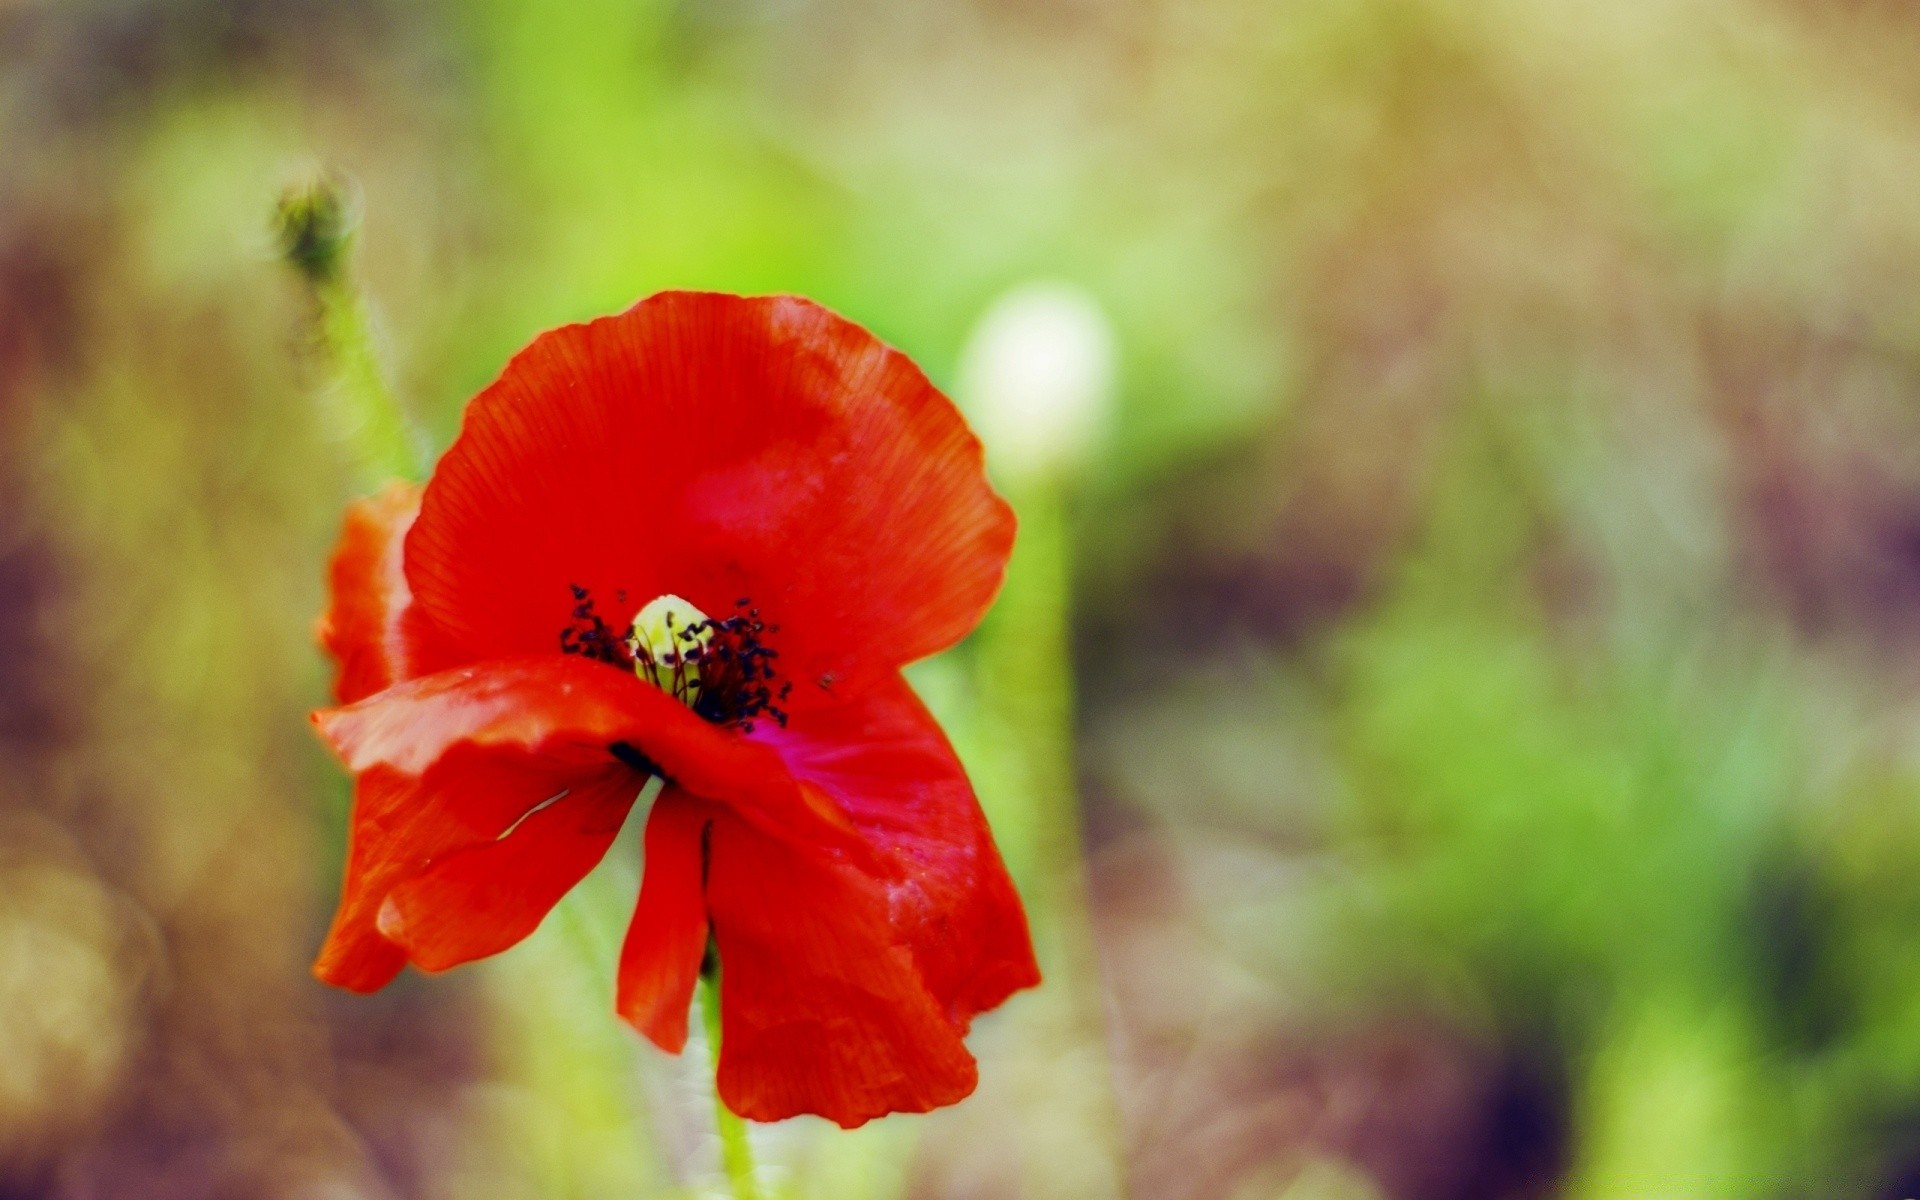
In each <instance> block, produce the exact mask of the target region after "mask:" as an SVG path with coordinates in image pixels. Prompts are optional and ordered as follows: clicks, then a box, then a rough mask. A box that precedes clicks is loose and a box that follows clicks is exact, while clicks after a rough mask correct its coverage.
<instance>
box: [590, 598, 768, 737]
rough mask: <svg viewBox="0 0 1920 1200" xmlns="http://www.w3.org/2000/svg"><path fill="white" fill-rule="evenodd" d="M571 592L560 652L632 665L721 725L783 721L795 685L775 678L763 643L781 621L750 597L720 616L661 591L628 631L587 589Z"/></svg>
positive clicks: (747, 729) (746, 727)
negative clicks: (602, 611) (605, 614)
mask: <svg viewBox="0 0 1920 1200" xmlns="http://www.w3.org/2000/svg"><path fill="white" fill-rule="evenodd" d="M573 598H574V609H573V623H572V624H571V625H569V626H568V627H567V628H566V629H563V630H561V632H560V650H561V652H562V653H565V654H580V655H585V656H586V657H588V658H596V659H599V660H600V661H601V662H604V663H608V664H609V665H612V666H616V667H631V668H632V670H633V673H634V674H635V675H637V676H639V677H640V679H642V680H643V681H645V682H647V683H650V684H652V685H653V686H654V687H657V688H659V689H660V690H661V691H663V692H665V693H667V694H668V695H669V696H672V697H673V698H674V699H675V700H678V701H680V703H682V704H684V705H686V706H687V707H688V708H690V709H692V710H693V711H694V712H695V713H697V714H698V715H699V716H701V717H703V718H705V719H706V720H709V721H712V722H713V723H714V724H716V725H737V726H739V727H740V728H741V729H742V730H743V731H745V732H748V733H751V732H752V731H753V725H754V721H755V720H756V719H761V718H764V719H768V720H773V721H776V722H778V723H779V724H780V725H781V726H782V727H783V728H784V727H785V726H786V723H787V714H786V713H785V712H784V711H782V710H781V708H780V702H781V701H784V700H785V699H786V698H787V696H788V694H789V693H790V692H792V690H793V685H792V684H791V683H780V682H776V679H775V675H776V672H775V670H774V665H773V660H774V659H776V658H778V657H780V652H779V651H777V650H775V649H773V648H772V647H771V646H768V645H767V644H766V638H767V636H768V635H770V634H774V633H777V632H779V627H778V626H774V625H768V624H766V623H765V622H763V621H762V620H761V619H760V610H759V609H757V608H754V607H752V604H753V601H752V600H751V599H750V598H749V597H745V596H742V597H741V598H740V599H739V600H737V601H735V602H734V607H735V608H736V609H737V610H738V611H737V612H736V613H735V614H734V615H733V616H731V617H725V618H721V619H718V620H716V619H715V618H713V617H709V616H708V615H707V614H706V613H704V612H702V611H700V609H699V608H698V607H696V606H695V605H694V604H693V603H692V602H691V601H689V600H686V599H683V598H681V597H679V596H675V595H672V594H668V595H664V596H656V597H654V598H653V599H652V600H649V601H648V602H647V603H646V604H645V605H644V606H643V607H642V608H641V609H640V611H639V612H637V613H635V614H634V617H633V621H632V623H631V625H630V626H629V627H628V630H627V633H626V634H625V636H621V635H619V634H616V633H615V632H614V630H613V629H612V627H610V626H609V625H608V624H607V623H606V621H604V620H603V619H601V617H600V615H599V614H598V613H597V612H596V611H595V610H594V603H593V597H592V596H591V595H590V594H589V593H588V592H587V589H585V588H583V587H579V586H577V585H576V586H575V587H574V589H573ZM619 598H620V599H622V600H624V599H626V596H625V594H624V593H623V594H622V595H621V596H620V597H619Z"/></svg>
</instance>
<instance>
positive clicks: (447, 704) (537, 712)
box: [314, 654, 864, 852]
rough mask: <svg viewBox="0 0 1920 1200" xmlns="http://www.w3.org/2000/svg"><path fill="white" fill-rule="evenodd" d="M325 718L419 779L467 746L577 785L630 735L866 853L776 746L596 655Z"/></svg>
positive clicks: (671, 761) (798, 831) (533, 662)
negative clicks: (532, 764)
mask: <svg viewBox="0 0 1920 1200" xmlns="http://www.w3.org/2000/svg"><path fill="white" fill-rule="evenodd" d="M314 723H315V724H316V725H318V726H319V729H320V732H321V735H322V736H323V737H325V738H326V739H327V740H328V741H329V742H331V743H332V744H333V747H334V749H335V750H337V751H338V752H339V753H340V756H341V758H343V759H344V760H345V761H346V764H347V766H348V767H349V768H351V769H352V770H354V771H366V770H370V769H372V768H374V767H387V768H391V769H393V770H396V771H399V772H401V773H403V774H408V775H419V774H421V773H423V772H425V771H426V770H427V769H428V768H429V767H431V766H432V765H433V764H434V763H435V762H437V761H439V760H440V759H441V758H442V757H444V756H445V755H447V754H448V753H449V752H451V751H453V750H456V749H458V748H460V747H480V748H494V749H503V750H511V751H516V752H519V753H521V754H524V755H526V756H529V757H530V758H532V759H535V760H538V761H539V762H541V763H542V764H544V766H545V767H546V768H547V769H550V770H554V771H559V772H562V774H563V777H564V778H565V779H568V780H572V779H578V778H579V777H581V776H582V775H591V774H595V773H597V772H598V771H600V770H601V769H602V768H604V767H606V766H607V765H608V764H609V761H610V753H609V749H608V748H609V747H610V746H612V745H613V744H614V743H617V742H625V743H627V744H628V745H630V746H633V747H635V748H636V749H638V750H639V752H640V753H641V754H644V755H645V756H646V757H647V758H649V759H651V760H653V762H654V763H656V764H658V765H659V767H660V768H661V770H662V771H663V772H664V773H665V774H666V776H667V778H669V779H671V780H673V782H674V783H676V784H678V785H679V786H681V787H683V788H685V789H686V790H688V791H690V792H693V793H694V794H696V795H700V796H705V797H710V798H713V799H715V800H720V801H723V802H725V803H727V804H730V805H732V806H733V807H735V808H736V809H737V810H738V811H740V812H741V813H742V814H743V815H745V816H747V817H748V818H749V819H751V820H754V821H757V822H760V823H761V824H763V825H765V826H767V827H768V828H769V829H772V830H775V831H778V832H781V833H783V834H785V835H786V836H790V837H794V838H798V839H801V840H803V841H812V842H825V843H828V844H835V845H840V846H842V847H843V848H845V849H847V850H849V851H853V852H859V851H862V850H864V843H863V842H861V841H860V840H859V839H858V838H857V837H856V836H855V834H854V833H853V832H852V830H851V828H850V827H849V826H847V825H846V824H845V822H844V819H842V818H839V817H838V814H837V813H834V812H833V811H832V810H831V808H830V807H828V806H818V805H811V804H808V803H807V802H806V800H805V798H804V797H803V796H802V795H801V792H800V789H799V788H798V787H797V786H796V785H795V784H794V781H793V779H792V777H791V776H789V775H788V774H787V769H786V766H785V765H784V764H783V763H782V762H781V761H780V757H779V755H777V754H775V753H774V752H773V751H772V750H771V749H769V748H768V747H766V746H763V745H759V744H758V743H755V742H752V741H749V740H748V739H746V738H742V737H739V736H736V735H734V734H732V733H729V732H727V731H726V730H724V729H722V728H721V727H719V726H717V725H712V724H709V723H708V722H706V721H703V720H701V719H700V718H699V717H697V716H695V715H694V714H693V711H692V710H691V709H689V708H688V707H687V706H686V705H684V704H681V703H680V702H679V701H678V700H675V699H674V698H673V697H671V696H669V695H667V693H665V692H663V691H661V690H660V689H659V688H657V687H654V686H653V685H651V684H647V683H642V682H641V681H640V680H639V679H637V678H635V677H634V676H633V675H632V674H631V673H630V672H627V671H622V670H618V669H616V668H614V667H610V666H608V665H606V664H605V663H600V662H596V661H594V660H592V659H587V658H580V657H578V656H574V655H565V654H545V655H538V656H535V657H530V658H517V659H503V660H499V661H494V662H484V663H476V664H473V665H471V666H466V667H457V668H455V669H453V670H451V671H442V672H440V673H438V674H435V675H428V676H424V677H422V678H419V679H410V680H407V681H406V682H404V683H399V684H395V685H394V686H393V687H390V688H388V689H387V690H386V691H384V692H379V693H377V694H375V695H373V696H369V697H368V698H366V699H365V700H362V701H360V702H359V703H358V704H353V705H349V706H348V707H346V708H335V709H326V710H323V711H321V712H317V713H315V714H314ZM636 790H638V789H637V787H636ZM551 794H552V793H551V792H549V793H548V795H551ZM542 798H544V797H542ZM523 811H524V810H523ZM836 821H837V822H838V823H837V824H836Z"/></svg>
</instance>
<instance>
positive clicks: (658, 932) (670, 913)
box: [615, 787, 717, 1054]
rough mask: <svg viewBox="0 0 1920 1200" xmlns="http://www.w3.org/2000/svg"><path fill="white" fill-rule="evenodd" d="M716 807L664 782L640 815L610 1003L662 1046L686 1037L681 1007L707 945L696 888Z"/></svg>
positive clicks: (669, 1048) (703, 907)
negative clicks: (635, 880) (633, 884)
mask: <svg viewBox="0 0 1920 1200" xmlns="http://www.w3.org/2000/svg"><path fill="white" fill-rule="evenodd" d="M716 815H717V812H716V810H715V809H714V808H713V807H712V806H710V805H706V804H702V803H701V802H699V801H698V800H695V799H693V798H692V797H691V796H688V795H687V794H686V793H684V792H682V791H680V790H679V789H678V788H672V787H670V788H667V789H666V790H665V791H663V792H661V793H660V797H659V799H658V800H656V801H655V802H654V805H653V814H652V815H651V816H650V817H648V818H647V858H646V869H645V872H644V873H643V874H642V875H641V877H640V900H639V903H637V904H636V905H634V910H633V923H632V924H631V925H629V926H627V940H626V945H625V946H623V947H621V950H620V991H619V998H618V999H617V1000H616V1002H615V1007H616V1008H617V1009H618V1010H619V1012H620V1015H621V1016H622V1017H625V1018H626V1019H627V1020H628V1021H629V1022H631V1023H632V1025H633V1027H634V1028H635V1029H638V1030H639V1031H640V1032H641V1033H644V1034H646V1035H647V1037H649V1038H651V1039H652V1040H653V1042H654V1044H655V1045H657V1046H659V1047H660V1048H661V1049H662V1050H665V1051H666V1052H667V1053H669V1054H678V1053H679V1052H680V1049H681V1047H683V1046H685V1045H686V1044H687V1008H688V1007H689V1006H690V1005H691V1004H692V1003H693V987H694V984H695V983H696V982H698V980H699V977H700V960H701V959H702V958H703V957H704V956H705V955H706V950H707V904H706V899H705V897H703V896H702V895H701V891H702V888H703V886H704V881H703V880H702V878H701V875H702V873H703V872H704V869H705V867H704V864H705V858H706V849H705V845H704V842H705V830H706V828H707V825H708V824H709V823H710V822H712V821H713V819H714V817H715V816H716Z"/></svg>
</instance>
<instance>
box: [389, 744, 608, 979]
mask: <svg viewBox="0 0 1920 1200" xmlns="http://www.w3.org/2000/svg"><path fill="white" fill-rule="evenodd" d="M640 786H641V781H640V779H639V778H637V777H636V776H635V774H634V772H633V771H632V770H630V769H628V768H626V767H622V766H618V765H616V766H613V767H612V768H610V769H609V770H608V771H606V772H605V773H603V774H602V775H601V776H600V777H599V778H598V779H593V780H589V781H586V782H583V783H578V784H575V785H574V786H573V787H572V788H571V789H570V790H569V791H568V792H567V793H566V795H564V796H562V797H561V798H560V799H558V800H555V801H554V802H553V803H551V804H548V805H547V806H545V807H544V808H541V809H539V810H537V811H535V812H533V813H532V814H530V815H528V816H526V817H525V818H523V819H521V820H520V822H519V823H518V824H516V825H514V826H513V828H512V829H511V830H510V831H509V832H508V833H507V834H506V835H505V836H503V837H501V838H499V839H497V840H495V841H490V842H485V843H482V844H480V845H477V846H474V847H471V848H469V849H466V850H460V851H456V852H454V853H452V854H449V855H446V856H444V857H442V858H440V859H439V860H437V861H436V862H435V863H434V864H433V866H432V867H431V868H429V869H428V870H427V871H426V872H424V873H423V874H420V875H418V876H416V877H415V878H413V879H411V880H409V881H408V882H406V883H403V884H401V885H400V886H399V887H397V888H395V889H394V890H393V891H392V893H391V894H389V895H388V896H387V899H386V903H385V904H384V905H383V906H382V908H381V909H380V920H379V925H380V932H381V933H382V934H384V935H385V936H386V937H387V938H389V939H390V940H392V941H393V942H394V943H395V944H397V945H399V946H401V947H403V948H404V949H405V950H406V952H407V956H408V957H409V958H411V959H412V960H413V962H414V964H415V965H416V966H418V967H420V968H421V969H422V970H427V971H444V970H446V969H448V968H449V967H457V966H459V965H460V964H461V963H465V962H472V961H473V960H474V959H477V958H486V957H487V956H488V955H492V954H498V953H500V952H501V951H502V950H506V949H508V948H509V947H511V946H514V945H515V944H517V943H518V942H519V941H520V940H521V939H522V938H524V937H526V936H527V935H528V934H530V933H532V932H533V931H534V930H535V929H537V928H539V925H540V922H541V921H542V920H544V919H545V918H546V915H547V913H548V912H550V911H551V910H552V909H553V906H554V905H556V904H558V903H559V902H560V897H562V896H564V895H566V894H567V892H568V890H569V889H571V888H572V887H573V885H574V884H576V883H578V882H580V880H581V879H582V878H584V877H585V876H586V873H587V872H588V871H591V870H592V869H593V868H594V865H595V864H597V863H598V862H599V861H600V859H601V857H602V856H603V855H605V854H606V852H607V847H608V846H610V845H612V844H613V839H614V835H616V834H618V833H619V832H620V824H621V822H623V821H625V820H626V817H627V810H628V809H630V808H632V807H633V801H634V798H635V797H636V795H637V794H638V792H639V789H640Z"/></svg>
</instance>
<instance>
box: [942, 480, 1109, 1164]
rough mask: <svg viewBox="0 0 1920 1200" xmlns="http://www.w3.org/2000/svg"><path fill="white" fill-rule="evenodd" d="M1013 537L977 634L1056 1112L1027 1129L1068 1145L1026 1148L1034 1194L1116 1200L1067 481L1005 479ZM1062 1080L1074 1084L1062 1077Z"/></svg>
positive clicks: (1037, 1039) (1034, 1016)
mask: <svg viewBox="0 0 1920 1200" xmlns="http://www.w3.org/2000/svg"><path fill="white" fill-rule="evenodd" d="M1008 490H1009V494H1010V496H1011V498H1012V499H1013V502H1014V507H1015V509H1016V510H1017V511H1018V512H1019V514H1020V540H1019V541H1018V542H1016V543H1015V546H1014V551H1013V560H1012V562H1011V563H1010V564H1009V566H1008V569H1007V580H1006V586H1005V587H1004V589H1003V590H1002V591H1001V594H1000V600H999V602H998V604H997V605H996V606H995V608H994V611H993V613H992V614H991V615H990V616H989V617H988V621H987V624H986V625H985V626H983V627H982V628H981V631H980V636H979V641H978V643H977V646H978V649H977V654H978V658H977V659H976V666H977V670H978V671H979V678H980V682H981V688H982V696H983V701H984V703H985V704H986V705H987V706H989V708H990V709H991V710H992V711H993V712H995V714H996V715H997V717H998V720H999V723H1000V725H1001V728H1002V729H1003V730H1004V731H1005V737H1006V740H1005V742H1003V743H1002V747H1003V748H1002V750H1001V751H1000V752H1001V753H1002V754H1004V755H1006V756H1007V759H1008V763H1007V765H1009V766H1011V767H1012V768H1013V770H1014V778H1015V779H1017V780H1018V781H1019V787H1020V789H1021V791H1022V792H1023V793H1024V794H1023V796H1022V797H1021V799H1022V800H1023V801H1024V803H1025V811H1024V813H1023V816H1024V818H1025V820H1024V824H1025V825H1026V829H1025V831H1024V833H1025V835H1026V836H1025V837H1024V838H1021V837H1019V836H1018V835H1019V833H1021V832H1022V831H1020V830H1018V829H1017V828H1013V829H1007V832H1008V833H1013V834H1015V835H1016V836H1015V837H1014V838H1013V839H1009V840H1010V841H1011V843H1012V844H1011V845H1010V846H1009V847H1008V849H1009V851H1010V853H1009V858H1010V859H1011V860H1012V861H1011V865H1012V866H1013V868H1014V870H1015V872H1016V874H1017V877H1018V878H1020V880H1021V883H1022V885H1023V887H1024V891H1025V895H1026V896H1027V899H1028V902H1029V912H1030V914H1031V916H1032V918H1033V924H1034V941H1035V950H1036V952H1037V953H1038V955H1039V957H1040V967H1041V974H1042V976H1043V977H1044V979H1045V981H1046V982H1045V985H1044V986H1043V987H1042V988H1041V991H1040V993H1039V994H1038V995H1037V996H1036V997H1035V998H1034V999H1033V1000H1031V1001H1029V1002H1028V1003H1027V1006H1026V1009H1027V1012H1028V1014H1029V1017H1028V1020H1029V1022H1030V1026H1031V1027H1030V1029H1029V1030H1028V1036H1029V1037H1030V1038H1031V1039H1032V1040H1033V1043H1034V1046H1035V1049H1034V1057H1035V1059H1036V1061H1040V1062H1047V1063H1054V1062H1058V1061H1061V1060H1062V1056H1065V1058H1066V1059H1069V1060H1070V1061H1072V1062H1073V1063H1075V1064H1078V1065H1077V1066H1075V1067H1074V1068H1073V1069H1072V1070H1071V1071H1066V1072H1062V1071H1058V1070H1055V1069H1053V1068H1052V1067H1048V1068H1044V1069H1043V1071H1042V1074H1043V1075H1044V1076H1045V1078H1042V1079H1040V1080H1038V1081H1036V1084H1035V1087H1036V1089H1037V1090H1038V1091H1039V1093H1040V1094H1041V1095H1043V1096H1044V1100H1043V1101H1042V1102H1043V1103H1045V1104H1046V1105H1047V1107H1048V1108H1049V1110H1050V1114H1051V1115H1052V1116H1053V1118H1054V1120H1053V1121H1051V1122H1049V1123H1047V1124H1046V1125H1044V1126H1040V1127H1037V1128H1036V1130H1035V1131H1034V1132H1033V1133H1032V1134H1031V1135H1030V1136H1033V1137H1035V1138H1045V1137H1046V1136H1048V1135H1049V1132H1056V1133H1057V1135H1058V1136H1063V1137H1065V1138H1066V1140H1067V1142H1068V1147H1067V1148H1061V1149H1059V1152H1056V1150H1055V1149H1053V1148H1042V1149H1040V1150H1039V1151H1038V1152H1037V1153H1033V1154H1032V1155H1031V1157H1030V1160H1029V1161H1030V1163H1031V1174H1032V1175H1033V1179H1032V1180H1031V1181H1030V1182H1031V1187H1032V1190H1034V1191H1036V1192H1040V1193H1049V1194H1060V1195H1074V1196H1080V1197H1086V1198H1087V1200H1124V1197H1125V1196H1126V1195H1127V1192H1128V1185H1127V1178H1126V1175H1127V1169H1126V1152H1125V1136H1124V1132H1123V1122H1122V1119H1121V1114H1120V1104H1119V1097H1118V1093H1117V1090H1116V1088H1115V1085H1114V1079H1113V1075H1112V1065H1111V1061H1110V1054H1109V1045H1110V1039H1109V1036H1108V1031H1107V1025H1106V1009H1105V1004H1104V1001H1103V989H1102V986H1101V980H1100V959H1099V950H1098V946H1097V943H1096V941H1095V938H1094V931H1093V919H1092V914H1091V911H1090V909H1089V905H1088V896H1087V872H1086V858H1085V848H1084V846H1083V844H1082V838H1081V812H1080V795H1079V787H1078V784H1077V781H1076V778H1075V764H1074V680H1073V662H1072V648H1071V639H1072V538H1071V534H1070V531H1069V528H1068V519H1067V518H1068V512H1067V497H1066V495H1065V489H1064V488H1063V487H1061V486H1060V485H1058V484H1055V483H1051V482H1047V481H1029V482H1027V484H1026V485H1025V486H1024V487H1018V486H1016V487H1010V488H1009V489H1008ZM1068 1079H1070V1080H1071V1081H1072V1083H1071V1085H1067V1084H1066V1083H1065V1082H1064V1081H1065V1080H1068Z"/></svg>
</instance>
